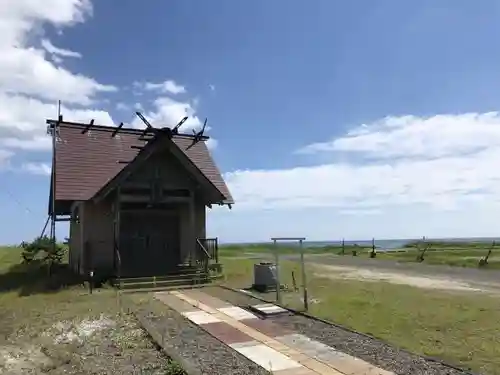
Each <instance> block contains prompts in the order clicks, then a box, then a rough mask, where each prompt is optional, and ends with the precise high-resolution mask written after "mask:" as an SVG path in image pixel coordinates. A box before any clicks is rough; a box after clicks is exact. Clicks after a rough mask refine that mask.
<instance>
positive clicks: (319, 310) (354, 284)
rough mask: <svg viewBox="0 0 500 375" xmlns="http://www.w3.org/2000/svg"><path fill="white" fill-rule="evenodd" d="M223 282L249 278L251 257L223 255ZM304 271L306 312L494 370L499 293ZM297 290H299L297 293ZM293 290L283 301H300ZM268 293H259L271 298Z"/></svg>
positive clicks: (288, 268) (499, 344)
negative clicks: (336, 277) (446, 289)
mask: <svg viewBox="0 0 500 375" xmlns="http://www.w3.org/2000/svg"><path fill="white" fill-rule="evenodd" d="M223 264H224V271H225V275H226V283H227V284H228V285H230V286H232V287H245V286H249V285H251V284H252V275H253V264H254V261H252V260H242V259H238V260H235V259H230V258H225V259H223ZM280 269H281V275H282V280H283V282H284V283H285V284H287V285H288V286H291V284H292V280H291V274H292V271H294V272H295V275H296V278H297V282H298V284H299V285H300V284H301V280H300V272H299V271H300V270H299V265H298V264H296V263H292V262H286V261H284V262H283V263H282V267H280ZM310 270H311V268H309V272H308V290H309V296H310V299H314V300H315V301H316V303H312V304H311V307H310V312H311V313H312V314H314V315H316V316H318V317H321V318H324V319H327V320H330V321H333V322H336V323H339V324H342V325H344V326H347V327H350V328H353V329H355V330H357V331H360V332H364V333H368V334H371V335H373V336H375V337H378V338H381V339H383V340H386V341H388V342H390V343H392V344H394V345H397V346H400V347H403V348H405V349H408V350H410V351H412V352H415V353H419V354H425V355H430V356H434V357H438V358H441V359H443V360H446V361H448V362H451V363H454V364H457V365H461V366H463V367H470V368H472V369H473V370H475V371H478V372H481V373H485V374H489V375H493V374H495V375H497V374H500V320H499V319H498V317H499V316H500V299H499V298H498V296H495V297H492V296H489V295H486V294H480V293H477V294H474V293H460V294H459V293H457V292H454V293H448V292H444V291H437V290H425V289H419V288H415V287H410V286H404V285H393V284H389V283H385V282H363V281H352V280H340V279H339V280H334V279H328V278H323V277H317V276H314V275H313V273H312V272H310ZM299 295H300V294H299ZM299 295H298V294H296V293H293V292H285V293H283V297H284V303H285V304H287V305H289V306H291V307H295V308H300V307H301V306H302V301H300V299H299ZM274 296H275V294H274V293H271V294H266V295H265V297H267V298H270V299H273V298H274Z"/></svg>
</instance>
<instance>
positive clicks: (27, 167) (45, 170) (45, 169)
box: [21, 163, 51, 176]
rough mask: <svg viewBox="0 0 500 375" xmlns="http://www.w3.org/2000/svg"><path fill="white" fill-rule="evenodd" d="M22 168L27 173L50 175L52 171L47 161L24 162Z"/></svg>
mask: <svg viewBox="0 0 500 375" xmlns="http://www.w3.org/2000/svg"><path fill="white" fill-rule="evenodd" d="M21 170H22V171H23V172H26V173H30V174H35V175H41V176H49V175H50V172H51V168H50V165H48V164H46V163H24V164H22V166H21Z"/></svg>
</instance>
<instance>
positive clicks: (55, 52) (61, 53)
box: [41, 39, 82, 59]
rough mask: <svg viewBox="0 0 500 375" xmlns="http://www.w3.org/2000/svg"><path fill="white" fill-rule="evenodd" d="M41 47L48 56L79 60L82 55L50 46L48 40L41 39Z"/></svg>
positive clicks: (50, 43)
mask: <svg viewBox="0 0 500 375" xmlns="http://www.w3.org/2000/svg"><path fill="white" fill-rule="evenodd" d="M41 44H42V47H43V48H44V49H45V50H46V51H47V52H48V53H50V54H52V55H56V56H61V57H73V58H77V59H79V58H81V57H82V55H81V53H79V52H75V51H70V50H68V49H63V48H58V47H56V46H54V45H53V44H52V42H51V41H50V40H48V39H42V42H41Z"/></svg>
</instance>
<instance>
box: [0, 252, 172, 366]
mask: <svg viewBox="0 0 500 375" xmlns="http://www.w3.org/2000/svg"><path fill="white" fill-rule="evenodd" d="M21 250H22V249H21V248H19V247H0V373H1V372H2V371H3V368H2V360H4V358H3V357H2V355H3V353H2V349H3V348H15V349H16V350H21V352H22V353H26V354H25V355H26V357H27V358H31V357H30V354H29V353H30V350H32V348H35V349H37V350H39V351H41V353H43V355H44V356H46V357H43V358H49V359H50V365H45V364H40V363H39V362H36V366H37V371H38V370H39V371H40V373H47V374H49V375H50V374H61V373H65V374H77V373H78V374H81V373H100V374H102V373H106V374H108V373H113V374H114V373H138V374H139V373H141V374H147V373H153V370H155V369H161V371H162V373H164V374H165V375H174V374H181V373H182V371H181V370H182V369H180V367H179V365H178V364H176V363H174V362H172V361H170V360H169V359H168V358H167V357H165V359H164V361H162V359H161V357H159V354H158V352H157V349H156V347H154V345H153V344H152V343H151V341H150V340H149V338H147V337H146V335H145V334H144V333H143V332H142V330H140V329H139V328H138V325H137V322H136V320H135V319H134V317H133V316H130V315H126V314H123V313H122V311H121V308H120V304H119V303H118V299H117V295H116V291H114V290H113V289H111V288H101V289H95V290H94V292H93V294H89V290H88V289H87V288H84V287H83V286H82V285H81V284H73V285H62V287H61V288H59V289H53V288H47V279H48V277H47V272H46V270H45V269H39V268H37V267H35V266H26V265H21V264H20V261H21ZM50 285H51V286H53V285H52V284H50ZM102 315H104V316H106V317H109V318H110V319H112V320H113V321H114V322H115V323H116V325H114V326H113V329H112V331H110V332H108V333H106V334H105V335H104V336H103V335H99V334H94V335H93V336H89V337H86V338H85V340H84V341H83V343H77V342H71V343H63V344H60V343H55V342H54V341H53V338H52V336H51V338H50V339H49V338H47V337H48V336H47V332H52V331H54V329H55V328H54V327H57V324H61V322H64V324H66V323H68V324H69V325H70V327H71V326H76V325H78V324H80V323H81V322H82V321H83V320H89V321H94V320H97V319H99V318H100V317H101V316H102ZM55 325H56V326H55ZM138 331H139V332H140V334H138V333H137V332H138ZM10 350H12V349H10ZM23 358H24V357H23ZM82 363H84V365H82ZM4 365H5V364H4ZM82 366H83V367H82ZM82 368H83V369H84V370H83V369H82ZM155 371H156V370H155ZM17 373H20V372H19V371H18V372H17ZM37 373H39V372H37ZM154 373H158V372H154Z"/></svg>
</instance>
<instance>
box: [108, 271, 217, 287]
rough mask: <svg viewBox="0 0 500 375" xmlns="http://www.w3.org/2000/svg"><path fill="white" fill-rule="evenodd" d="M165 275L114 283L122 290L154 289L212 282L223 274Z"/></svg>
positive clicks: (128, 279)
mask: <svg viewBox="0 0 500 375" xmlns="http://www.w3.org/2000/svg"><path fill="white" fill-rule="evenodd" d="M179 276H181V275H165V276H157V277H139V278H127V279H121V280H120V281H119V282H118V280H114V282H113V285H114V286H115V287H119V288H120V289H122V290H153V289H158V288H174V287H180V286H193V285H199V284H210V283H211V282H213V281H215V280H218V279H220V278H221V277H222V275H216V276H210V275H207V274H205V273H201V274H184V275H182V277H179Z"/></svg>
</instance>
